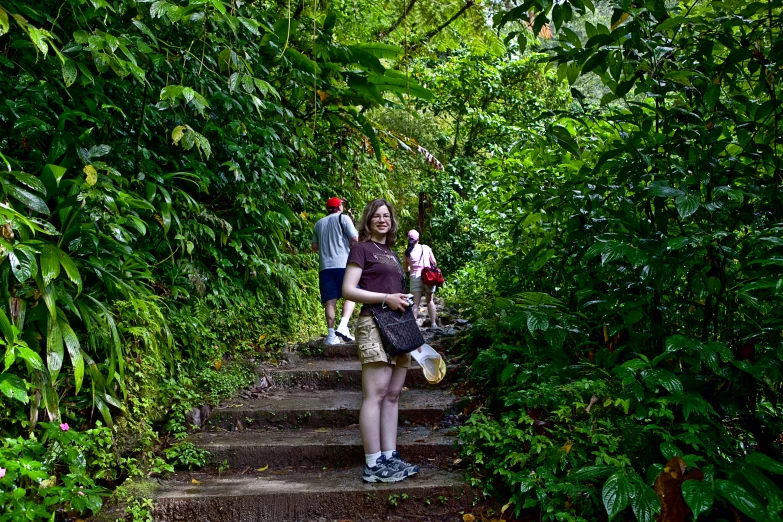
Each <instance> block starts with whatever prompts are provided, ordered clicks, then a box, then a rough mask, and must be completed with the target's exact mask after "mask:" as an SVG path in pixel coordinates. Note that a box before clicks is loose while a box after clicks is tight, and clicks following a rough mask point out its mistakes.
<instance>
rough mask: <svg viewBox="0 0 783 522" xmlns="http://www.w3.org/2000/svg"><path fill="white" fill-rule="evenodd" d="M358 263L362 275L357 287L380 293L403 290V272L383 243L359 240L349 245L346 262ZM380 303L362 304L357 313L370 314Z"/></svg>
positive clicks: (392, 292)
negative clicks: (360, 309)
mask: <svg viewBox="0 0 783 522" xmlns="http://www.w3.org/2000/svg"><path fill="white" fill-rule="evenodd" d="M351 263H353V264H355V265H359V268H361V269H362V276H361V277H360V278H359V288H361V289H362V290H367V291H369V292H378V293H382V294H399V293H402V292H403V291H404V288H403V282H402V281H403V280H402V277H403V272H402V266H401V265H400V261H399V259H398V258H397V256H396V255H395V254H394V252H393V251H392V250H391V249H390V248H389V247H387V246H386V245H384V244H381V243H376V242H375V241H372V240H370V241H360V242H359V243H355V244H354V245H353V246H352V247H351V253H350V254H348V264H349V265H350V264H351ZM373 306H375V307H376V308H377V309H380V307H381V305H379V304H378V305H370V304H365V305H362V311H361V312H360V313H359V315H364V316H367V315H372V314H371V312H370V309H371V308H372V307H373Z"/></svg>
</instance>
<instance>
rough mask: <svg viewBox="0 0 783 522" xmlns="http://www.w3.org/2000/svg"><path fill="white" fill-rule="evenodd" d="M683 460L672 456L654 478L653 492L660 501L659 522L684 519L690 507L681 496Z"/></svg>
mask: <svg viewBox="0 0 783 522" xmlns="http://www.w3.org/2000/svg"><path fill="white" fill-rule="evenodd" d="M685 467H686V465H685V461H684V460H682V458H680V457H676V456H675V457H672V458H671V459H670V460H669V462H667V463H666V467H664V468H663V471H662V472H661V474H660V475H658V478H656V479H655V485H654V487H653V489H655V493H656V494H657V495H658V498H659V499H660V501H661V514H660V515H659V517H658V520H659V521H660V522H675V521H679V520H685V519H686V518H687V517H688V515H689V514H690V508H689V507H688V505H687V504H686V503H685V499H684V498H683V496H682V483H683V482H684V480H685V479H684V477H683V475H684V473H685Z"/></svg>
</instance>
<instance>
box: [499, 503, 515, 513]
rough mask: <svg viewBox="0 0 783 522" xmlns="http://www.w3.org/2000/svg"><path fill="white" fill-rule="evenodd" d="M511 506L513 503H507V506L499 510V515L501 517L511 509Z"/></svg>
mask: <svg viewBox="0 0 783 522" xmlns="http://www.w3.org/2000/svg"><path fill="white" fill-rule="evenodd" d="M511 504H513V502H509V503H508V504H506V505H505V506H503V507H502V508H500V514H501V515H502V514H503V513H505V512H506V510H507V509H508V508H510V507H511Z"/></svg>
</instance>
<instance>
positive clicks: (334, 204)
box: [326, 198, 343, 210]
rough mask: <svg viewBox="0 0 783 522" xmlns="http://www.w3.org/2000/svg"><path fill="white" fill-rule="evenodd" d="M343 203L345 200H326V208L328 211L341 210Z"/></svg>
mask: <svg viewBox="0 0 783 522" xmlns="http://www.w3.org/2000/svg"><path fill="white" fill-rule="evenodd" d="M342 202H343V200H342V199H340V198H329V199H327V200H326V208H327V210H328V209H330V208H340V205H341V204H342Z"/></svg>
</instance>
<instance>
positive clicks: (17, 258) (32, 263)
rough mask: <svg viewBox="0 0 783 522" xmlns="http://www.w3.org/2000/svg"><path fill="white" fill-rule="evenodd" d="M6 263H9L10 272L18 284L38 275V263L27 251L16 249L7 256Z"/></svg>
mask: <svg viewBox="0 0 783 522" xmlns="http://www.w3.org/2000/svg"><path fill="white" fill-rule="evenodd" d="M8 262H9V263H11V272H13V274H14V277H15V278H16V280H17V281H19V282H20V283H24V282H25V281H27V280H28V279H31V278H33V277H35V276H36V275H37V274H38V262H37V261H36V260H35V257H33V256H31V255H30V253H29V252H28V251H27V250H24V249H21V248H19V249H16V250H14V251H13V252H9V254H8Z"/></svg>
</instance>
